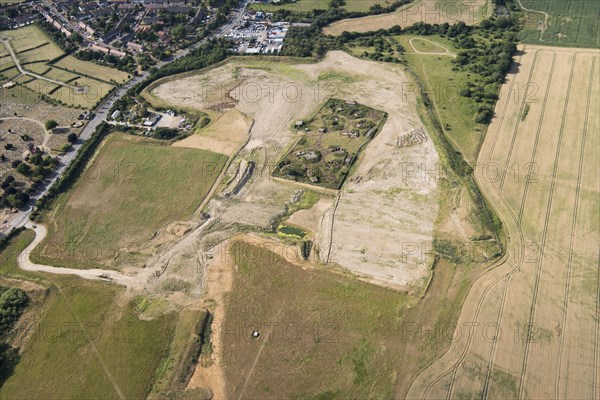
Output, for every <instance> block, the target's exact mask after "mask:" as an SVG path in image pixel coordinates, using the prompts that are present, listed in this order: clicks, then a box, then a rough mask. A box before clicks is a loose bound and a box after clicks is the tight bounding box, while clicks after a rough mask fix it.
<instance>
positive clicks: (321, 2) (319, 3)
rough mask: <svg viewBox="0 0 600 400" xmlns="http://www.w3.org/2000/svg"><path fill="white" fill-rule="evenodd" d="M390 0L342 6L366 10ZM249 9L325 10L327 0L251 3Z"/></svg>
mask: <svg viewBox="0 0 600 400" xmlns="http://www.w3.org/2000/svg"><path fill="white" fill-rule="evenodd" d="M391 3H392V2H391V1H389V0H346V5H345V6H344V7H343V8H345V9H346V10H348V11H368V10H369V8H370V7H371V6H373V5H375V4H379V5H381V6H382V7H387V6H389V5H390V4H391ZM250 9H252V10H256V11H264V12H276V11H277V10H290V11H295V12H307V11H312V10H315V9H316V10H327V9H329V0H297V1H296V2H294V3H288V4H281V5H276V4H257V3H251V4H250Z"/></svg>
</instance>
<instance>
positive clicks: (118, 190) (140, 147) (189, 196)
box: [35, 134, 227, 268]
mask: <svg viewBox="0 0 600 400" xmlns="http://www.w3.org/2000/svg"><path fill="white" fill-rule="evenodd" d="M226 160H227V157H225V156H223V155H220V154H216V153H212V152H209V151H204V150H197V149H187V148H179V147H170V146H165V145H163V143H162V142H158V141H151V140H144V139H141V138H135V137H133V136H129V135H123V134H112V135H110V136H109V137H108V138H107V139H105V141H104V142H103V143H102V145H101V147H100V149H99V151H98V153H97V154H96V156H95V158H94V161H93V163H91V165H89V166H88V168H87V170H86V171H85V172H84V173H83V176H82V177H81V178H80V179H79V180H78V181H77V183H76V184H75V185H74V187H73V189H72V190H71V191H69V192H68V193H65V194H63V195H61V196H60V197H59V200H58V201H57V205H56V206H55V209H54V210H52V211H51V212H50V213H49V214H48V215H46V217H45V219H46V220H47V222H48V227H49V229H48V238H47V239H46V240H45V241H44V242H43V243H42V245H40V246H38V248H39V249H41V251H40V252H36V253H35V255H36V256H37V257H38V258H39V259H40V260H41V261H42V262H44V263H48V264H50V265H58V266H71V267H75V268H90V267H98V266H99V265H105V264H108V265H109V266H114V265H113V264H111V263H112V262H113V261H114V260H113V258H114V256H115V254H117V253H119V251H120V250H122V249H125V248H127V250H128V251H133V249H136V248H138V246H143V245H144V244H146V242H147V241H148V240H150V238H152V236H153V234H154V233H155V232H156V231H157V230H158V229H160V228H161V227H163V226H164V225H165V224H167V223H169V222H172V221H177V220H184V219H187V218H189V217H190V216H191V215H192V213H193V212H194V211H195V210H196V208H197V207H198V206H199V205H200V203H201V202H202V200H203V199H204V197H205V196H206V195H207V193H208V192H209V190H210V188H211V187H212V185H213V183H214V182H215V179H216V178H217V176H218V175H219V173H220V171H221V169H222V168H223V166H224V164H225V162H226ZM90 252H91V253H90ZM92 254H93V255H92ZM121 255H123V254H122V253H121ZM105 266H106V265H105ZM115 267H116V266H115Z"/></svg>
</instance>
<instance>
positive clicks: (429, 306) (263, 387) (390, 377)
mask: <svg viewBox="0 0 600 400" xmlns="http://www.w3.org/2000/svg"><path fill="white" fill-rule="evenodd" d="M228 254H231V255H232V258H231V259H232V260H236V265H237V268H236V271H237V272H236V273H235V274H234V280H233V290H232V292H231V293H230V294H229V295H228V300H227V301H226V314H225V325H224V327H223V329H221V330H220V332H221V333H220V334H221V337H222V341H223V356H222V357H223V363H224V369H225V378H226V383H227V384H226V387H227V391H228V392H227V395H226V397H227V398H263V399H265V398H307V399H313V398H329V399H345V398H400V397H401V396H400V395H397V392H396V390H397V387H400V388H401V387H406V385H407V384H408V383H409V382H410V380H411V378H412V377H414V374H415V373H416V371H418V369H419V368H420V367H421V366H422V365H424V363H426V362H428V361H430V360H431V359H432V357H435V356H436V355H439V354H440V351H441V350H443V348H444V346H446V345H448V340H445V339H442V338H441V337H440V336H436V335H430V337H429V338H427V337H426V336H425V335H424V330H425V327H427V328H428V329H432V330H435V331H436V332H438V334H439V335H441V333H440V332H441V331H442V330H443V329H444V328H446V329H447V326H450V324H451V321H452V319H453V318H455V317H456V315H457V313H458V310H459V308H460V302H461V299H462V296H464V294H465V293H466V290H465V289H466V288H467V287H468V285H465V282H468V279H467V280H466V281H462V280H461V279H465V278H467V277H468V276H469V274H468V273H467V274H465V273H464V272H465V271H462V272H461V273H457V272H458V271H457V270H456V269H454V268H453V267H451V266H450V265H448V264H445V263H442V264H440V268H441V271H440V274H439V275H438V276H437V277H436V278H435V280H434V282H433V283H432V290H431V294H430V295H429V296H427V297H426V298H425V299H424V300H422V301H421V302H420V303H419V304H418V305H415V303H416V299H415V298H413V297H412V296H408V295H405V294H402V293H398V292H395V291H393V290H389V289H384V288H380V287H377V286H374V285H370V284H365V283H362V282H358V281H356V280H355V279H354V278H352V277H346V276H343V275H339V274H335V273H331V272H327V271H324V270H315V269H311V268H309V269H303V268H301V267H300V266H298V265H293V264H291V263H290V262H288V261H286V260H284V259H282V258H280V257H279V256H277V255H275V254H274V253H271V252H270V251H268V250H267V248H266V247H257V246H256V245H250V244H247V243H245V242H241V241H240V242H235V243H234V244H233V246H232V248H231V250H230V252H229V253H228ZM459 276H461V278H459ZM253 330H259V331H260V334H261V335H260V337H259V338H258V339H253V338H252V337H251V333H252V331H253Z"/></svg>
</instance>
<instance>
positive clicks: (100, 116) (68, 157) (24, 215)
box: [0, 0, 249, 235]
mask: <svg viewBox="0 0 600 400" xmlns="http://www.w3.org/2000/svg"><path fill="white" fill-rule="evenodd" d="M248 3H249V0H244V1H243V3H241V5H240V7H239V8H238V9H237V10H236V11H235V13H234V14H233V15H232V16H230V18H229V20H228V21H227V22H226V23H225V25H223V26H222V27H220V28H218V29H217V30H216V31H215V32H214V33H213V34H212V35H210V36H209V37H208V38H206V39H204V40H202V41H200V42H198V43H196V44H193V45H192V46H190V47H188V48H186V49H183V50H179V51H178V52H176V53H175V54H174V55H173V57H172V58H171V59H169V60H165V61H160V62H158V63H157V64H156V65H155V67H156V68H158V69H160V68H162V67H163V66H165V65H167V64H169V63H171V62H173V61H175V60H178V59H180V58H182V57H185V56H186V55H188V54H189V52H190V51H191V50H193V49H196V48H198V47H199V46H201V45H202V44H203V43H205V42H206V41H207V40H208V39H211V38H219V37H222V36H224V35H225V34H227V33H228V32H229V31H231V30H232V29H233V27H234V26H236V25H238V24H239V23H240V22H241V21H242V17H243V15H244V10H245V9H246V6H247V4H248ZM149 75H150V74H149V72H148V71H145V72H143V73H142V74H141V75H138V76H135V77H134V78H133V79H131V80H130V81H129V82H127V83H125V84H123V85H121V86H119V87H118V88H117V89H116V90H115V91H113V92H112V93H110V94H109V95H107V96H106V97H105V98H104V99H103V100H102V102H101V103H100V104H99V105H98V107H96V109H95V110H92V112H93V113H95V115H94V117H93V118H92V119H91V120H90V121H89V122H88V123H87V125H86V126H85V127H84V128H83V129H82V131H81V133H80V135H79V138H78V140H77V142H76V143H74V144H73V148H72V150H71V151H69V152H68V153H66V154H65V155H63V156H62V157H60V158H59V164H58V167H57V169H56V170H55V176H54V178H52V179H51V180H50V181H48V183H47V184H46V186H45V187H44V188H43V189H42V190H40V192H39V193H38V194H36V195H35V196H32V197H31V201H30V205H29V206H28V208H27V209H26V210H21V211H19V212H17V213H15V214H13V215H12V219H10V220H9V222H8V223H7V226H6V227H5V228H4V229H3V232H2V233H0V235H1V234H7V233H8V232H10V231H11V230H13V229H16V228H19V227H22V226H25V224H26V223H27V222H28V221H29V214H30V213H31V211H32V210H33V205H34V204H35V202H36V201H37V200H38V199H39V198H41V197H43V196H44V195H45V194H46V193H48V190H49V189H50V188H51V187H52V185H53V184H54V183H55V182H56V181H57V180H58V179H59V178H60V177H61V176H62V174H63V173H64V172H65V170H66V169H67V167H68V166H69V165H70V163H71V162H72V161H73V159H74V158H75V157H76V156H77V153H78V152H79V150H80V149H81V146H82V145H83V144H84V143H85V141H86V140H87V139H89V138H90V136H91V135H92V133H94V131H95V130H96V127H97V126H98V125H100V123H102V122H103V121H105V120H106V118H107V116H108V112H109V110H110V109H111V108H112V106H113V104H115V102H116V101H117V100H119V99H120V98H122V97H123V96H124V95H125V94H126V93H127V91H128V90H129V89H131V88H132V87H134V86H135V85H136V84H138V83H140V82H142V81H143V80H145V79H147V78H148V77H149Z"/></svg>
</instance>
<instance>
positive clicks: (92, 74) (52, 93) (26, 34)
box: [0, 25, 130, 109]
mask: <svg viewBox="0 0 600 400" xmlns="http://www.w3.org/2000/svg"><path fill="white" fill-rule="evenodd" d="M0 38H10V45H11V46H12V47H13V49H14V51H15V53H16V56H17V58H18V59H19V61H20V63H21V66H22V67H23V69H25V70H26V71H29V72H32V73H35V74H39V75H43V76H44V77H46V78H48V79H50V80H55V81H59V82H63V83H69V84H71V85H72V86H86V87H87V89H86V90H84V91H83V92H79V91H78V90H74V88H73V87H63V88H61V89H60V90H57V88H58V86H59V85H57V84H56V83H53V82H50V81H47V80H44V79H36V80H32V81H31V82H29V83H27V87H28V88H30V89H32V90H34V91H36V92H38V93H39V94H41V95H46V96H48V97H49V98H50V99H52V100H56V101H58V102H62V103H63V104H65V105H68V106H73V107H81V108H87V109H91V108H94V107H95V106H96V104H97V103H98V102H99V101H100V100H101V99H102V98H103V97H104V96H106V94H107V93H108V92H109V91H110V90H111V89H112V88H113V85H114V84H120V83H123V82H126V81H127V80H129V78H130V76H129V75H128V74H127V73H126V72H123V71H119V70H117V69H114V68H108V67H104V66H101V65H97V64H94V63H91V62H87V61H82V60H78V59H76V58H75V57H73V56H67V57H64V55H65V54H64V52H63V51H62V50H61V49H60V48H59V47H58V46H57V45H56V44H54V43H53V42H51V40H50V39H49V38H48V37H47V36H46V34H45V33H44V32H43V31H42V30H41V29H40V28H39V27H37V26H36V25H30V26H26V27H23V28H19V29H14V30H9V31H1V32H0ZM0 51H1V52H0V56H2V59H1V60H0V75H1V76H2V77H4V78H7V79H14V78H15V77H16V76H17V75H18V74H19V72H18V71H17V69H16V68H14V69H9V67H10V66H11V65H14V61H13V60H12V57H10V55H8V56H7V54H9V52H8V49H7V48H6V46H5V45H4V43H0ZM54 63H56V64H54Z"/></svg>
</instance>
